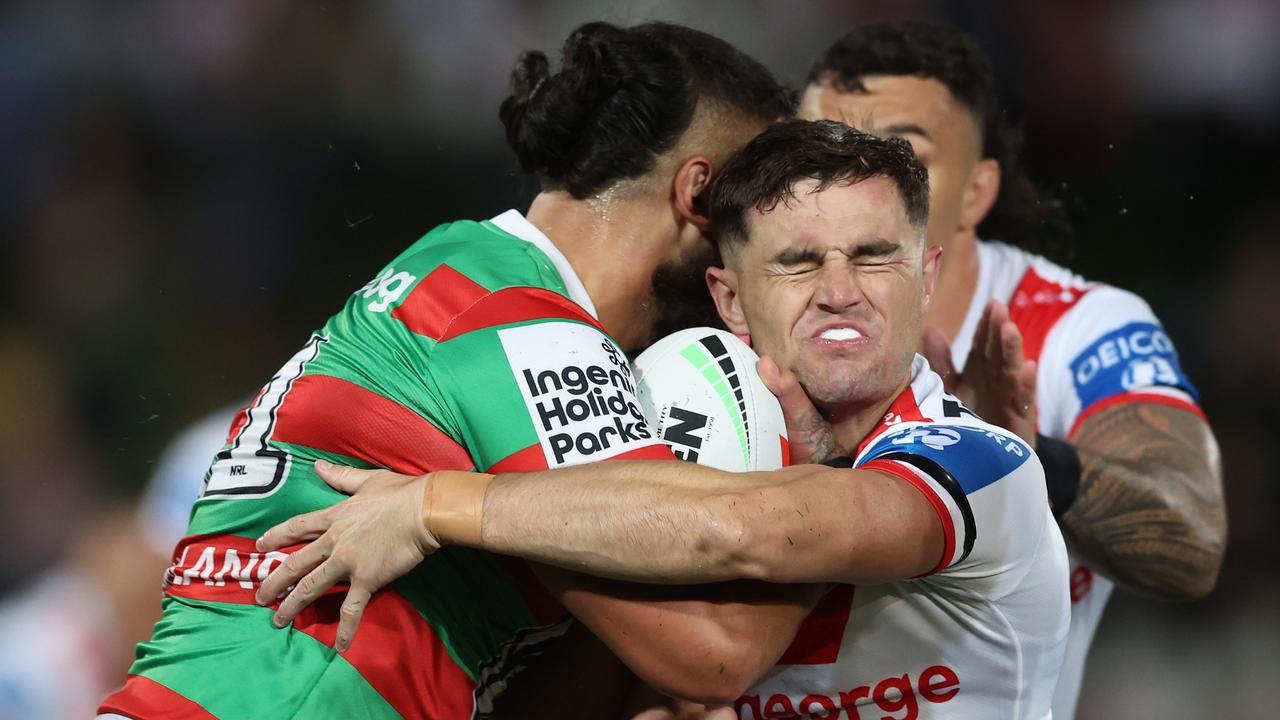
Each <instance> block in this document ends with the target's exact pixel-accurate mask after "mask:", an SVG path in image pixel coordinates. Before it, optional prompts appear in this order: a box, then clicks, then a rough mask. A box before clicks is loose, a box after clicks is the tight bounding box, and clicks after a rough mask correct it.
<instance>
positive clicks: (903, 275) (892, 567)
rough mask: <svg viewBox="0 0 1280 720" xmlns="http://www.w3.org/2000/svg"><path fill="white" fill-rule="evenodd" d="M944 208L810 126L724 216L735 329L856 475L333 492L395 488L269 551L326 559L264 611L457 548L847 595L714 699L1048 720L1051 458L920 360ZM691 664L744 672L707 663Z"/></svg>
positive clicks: (756, 713)
mask: <svg viewBox="0 0 1280 720" xmlns="http://www.w3.org/2000/svg"><path fill="white" fill-rule="evenodd" d="M927 194H928V188H927V183H926V180H925V176H924V170H923V168H922V167H920V165H919V164H918V163H917V162H916V161H915V160H914V158H913V157H912V156H911V152H910V148H909V146H907V144H906V143H904V142H901V141H886V140H881V139H878V138H875V137H873V136H870V135H866V134H863V133H859V132H857V131H855V130H852V129H850V128H848V127H847V126H845V125H842V124H839V123H831V122H820V123H809V122H804V121H791V122H786V123H781V124H778V125H775V126H773V127H771V128H769V129H768V130H766V131H765V132H764V133H763V134H762V135H761V136H759V137H758V138H756V139H755V140H753V141H752V142H750V143H749V144H748V145H747V147H746V148H745V149H743V150H742V151H741V152H740V153H739V155H737V156H736V157H735V158H734V159H733V160H731V161H730V162H729V163H728V164H726V166H725V167H724V168H723V170H722V174H721V176H720V179H719V180H717V184H716V185H715V187H714V189H713V191H712V196H711V200H710V218H711V222H712V227H713V228H716V231H715V233H716V237H717V242H718V243H719V245H720V248H721V250H722V252H723V253H724V256H725V259H726V266H725V267H724V268H716V269H714V270H713V271H711V272H710V273H709V277H711V278H712V283H711V284H712V290H713V296H714V297H715V299H716V303H717V306H718V309H719V311H720V313H721V316H722V317H723V318H724V320H725V322H726V324H727V325H728V326H729V328H730V330H732V331H734V332H735V333H739V334H743V335H747V336H749V337H750V339H751V341H752V342H753V345H754V347H755V348H756V349H757V350H759V351H760V352H761V353H762V354H765V355H767V356H768V357H769V358H771V359H766V360H762V361H761V366H760V368H761V375H762V378H763V379H765V380H766V382H768V383H769V384H770V386H771V387H772V388H773V389H774V390H775V392H777V393H778V394H779V395H780V397H781V398H782V399H783V401H784V403H785V404H786V405H787V406H788V407H789V408H790V409H791V411H792V412H791V414H790V415H789V420H790V421H791V422H790V423H789V428H791V429H792V433H791V434H792V439H793V441H795V444H794V445H793V450H795V451H797V452H799V453H800V454H801V457H804V458H809V459H812V458H813V456H814V455H815V453H816V454H817V455H819V456H820V457H823V458H825V457H826V456H827V455H828V454H829V453H828V451H827V450H823V448H826V449H834V448H839V451H838V454H839V455H842V456H845V459H844V461H843V462H840V461H838V460H833V461H831V462H830V465H831V466H823V465H804V466H799V467H792V468H786V469H783V470H781V471H776V472H757V473H746V474H731V473H724V472H720V471H718V470H714V469H711V468H707V467H700V466H695V465H689V464H684V463H679V464H668V466H667V467H661V464H660V463H643V462H628V461H619V462H616V463H610V465H617V466H618V468H617V469H614V468H612V467H610V468H605V467H603V466H601V465H593V466H583V467H582V468H578V469H569V470H555V471H548V472H545V473H524V474H519V475H510V474H508V475H498V476H496V477H495V476H490V475H482V474H478V473H452V474H443V473H437V474H435V475H431V476H424V477H423V478H420V479H415V478H406V477H404V476H397V475H393V474H391V473H386V472H382V473H375V474H372V475H370V474H367V473H361V472H359V471H352V470H344V471H341V472H339V473H337V474H334V473H333V472H331V471H329V470H325V471H324V472H325V473H326V474H327V477H326V479H329V480H330V481H331V483H333V484H335V487H339V488H340V489H344V490H346V491H351V490H353V489H355V488H354V485H355V484H356V482H359V481H362V480H363V479H364V478H367V477H373V478H375V479H376V481H374V482H369V483H368V484H367V485H365V486H364V489H363V490H361V491H360V492H358V493H357V494H356V497H355V498H353V499H352V500H351V501H349V502H347V503H343V504H341V505H339V506H337V508H336V509H334V510H331V511H324V512H321V513H312V514H309V515H304V516H299V517H298V518H294V519H293V520H292V521H290V522H289V523H286V524H283V525H280V526H277V527H276V528H273V529H272V530H270V531H268V533H267V534H266V536H265V537H264V538H263V542H262V547H263V548H272V547H279V546H283V545H285V544H289V543H292V542H295V541H297V540H301V539H308V538H313V537H316V536H317V535H319V534H321V533H325V534H323V536H322V537H320V539H319V540H317V541H316V542H315V543H313V544H312V545H310V546H308V547H307V548H305V549H303V550H300V551H298V552H296V553H294V555H293V556H292V557H291V558H290V560H289V561H288V562H286V563H285V564H284V566H282V567H283V568H284V569H282V570H281V571H279V572H278V573H277V574H274V575H272V576H271V577H270V578H268V579H267V582H266V583H264V584H263V588H262V589H263V591H264V592H266V593H267V594H268V595H271V594H273V593H275V592H280V591H284V590H285V589H286V588H287V587H288V586H290V585H292V584H294V583H295V582H297V589H295V590H294V591H293V592H292V594H290V596H289V597H288V598H287V599H286V600H285V602H284V603H283V604H282V605H281V607H280V613H282V614H284V615H285V616H286V619H288V617H291V615H292V613H295V612H297V610H298V609H299V608H300V607H301V606H302V605H304V604H305V603H307V602H310V600H312V599H314V598H315V597H317V595H318V594H319V593H323V592H324V591H325V590H326V589H327V588H328V587H329V586H331V585H332V584H333V582H334V581H336V580H339V579H344V578H348V577H350V578H356V579H355V580H353V586H356V585H359V586H362V587H365V586H367V585H368V584H369V583H370V580H369V579H370V578H380V579H385V578H387V577H388V576H394V575H395V574H397V573H400V572H403V571H405V570H407V569H409V568H407V567H403V566H402V565H401V564H400V563H399V562H395V561H394V560H392V559H391V557H390V556H388V555H386V554H385V552H384V549H394V548H397V547H403V546H404V545H405V544H407V543H415V544H416V547H418V548H420V549H422V550H423V551H424V552H429V551H430V550H431V549H432V548H433V547H434V546H437V545H438V543H439V542H448V543H457V544H469V545H476V546H480V547H484V548H485V549H488V550H491V551H494V552H499V553H504V554H516V555H523V556H526V557H529V558H535V559H538V560H540V561H543V562H550V563H555V564H560V565H563V566H565V567H570V568H574V569H577V570H586V571H588V572H591V573H595V574H601V575H605V576H611V577H615V578H620V579H626V580H637V581H645V582H663V583H675V584H685V583H710V582H716V581H722V580H731V579H737V578H748V579H756V580H767V581H771V582H791V583H839V584H838V585H837V586H836V587H835V588H834V589H832V590H831V591H830V592H829V593H827V595H826V596H825V598H824V599H823V600H822V601H821V602H820V603H819V604H818V607H817V608H816V609H815V610H814V612H812V613H811V614H810V616H809V619H808V620H807V621H806V622H805V623H804V624H803V625H802V626H801V629H800V630H799V631H798V633H797V634H796V637H795V639H794V640H793V642H792V644H791V646H790V648H789V649H788V650H786V651H785V652H784V653H783V654H782V656H781V658H780V659H779V661H778V664H777V666H776V667H775V668H774V669H772V670H770V671H768V672H767V673H766V674H765V675H764V676H763V677H762V678H748V679H747V680H746V681H744V683H743V685H742V686H741V687H739V688H735V691H734V692H732V693H731V694H728V695H715V694H714V693H713V692H708V693H706V694H703V695H701V697H702V698H707V699H713V700H718V701H719V702H722V703H726V704H736V706H737V712H738V713H739V715H740V717H744V718H776V717H796V716H800V715H812V716H814V717H835V716H837V715H843V716H845V717H853V718H856V717H870V716H872V715H874V716H875V717H890V718H899V719H901V718H916V717H929V718H972V717H984V718H1037V719H1038V718H1045V717H1048V716H1049V705H1050V699H1051V697H1052V693H1053V688H1054V685H1055V681H1056V678H1057V674H1058V670H1059V668H1060V664H1061V659H1062V651H1063V646H1064V642H1065V636H1066V624H1067V614H1068V599H1067V594H1068V590H1067V583H1066V550H1065V546H1064V544H1063V541H1062V537H1061V534H1060V533H1059V531H1058V528H1057V526H1056V524H1055V523H1054V522H1053V520H1052V517H1051V515H1050V512H1049V508H1048V502H1047V494H1046V490H1045V486H1044V476H1043V471H1042V469H1041V467H1040V463H1039V461H1038V460H1037V459H1036V457H1035V455H1034V453H1033V452H1032V451H1031V449H1030V447H1029V446H1028V445H1027V444H1025V443H1024V442H1022V441H1021V440H1019V439H1018V438H1017V436H1016V435H1014V434H1013V433H1011V432H1008V431H1005V430H1001V429H999V428H997V427H995V426H993V425H990V424H988V423H986V422H984V421H982V420H980V419H979V418H977V417H976V416H974V415H973V414H972V413H971V412H969V411H968V410H967V409H965V408H964V406H963V405H962V404H961V403H960V402H958V401H957V400H956V399H955V398H954V397H953V396H950V395H948V394H946V393H945V392H944V391H943V387H942V380H941V379H940V378H939V377H938V376H937V375H936V374H934V373H933V372H931V371H930V370H929V368H928V364H927V362H926V361H925V360H924V359H923V358H922V357H920V356H919V355H917V354H916V353H915V347H916V344H917V343H916V338H918V337H919V333H920V329H921V328H920V322H921V320H922V317H923V311H924V307H925V306H926V305H927V304H928V302H929V299H930V295H931V293H932V288H933V279H934V274H935V272H936V268H937V257H938V253H939V250H938V249H937V248H927V249H926V246H925V221H926V219H927V215H928V197H927ZM783 368H785V370H783ZM802 387H803V390H802V389H801V388H802ZM806 393H807V396H806ZM810 398H811V399H812V401H810ZM817 408H821V409H822V412H824V413H825V414H826V416H827V417H828V418H829V419H830V421H831V424H830V425H829V426H827V425H825V423H824V428H825V432H824V433H823V437H822V438H821V439H820V440H818V441H815V440H814V439H813V438H810V437H808V436H807V435H806V433H805V431H804V430H803V429H801V427H800V426H802V425H803V426H804V427H808V426H809V425H810V424H811V423H812V421H813V420H814V419H815V418H819V415H818V410H817ZM793 425H794V426H795V427H794V428H793V427H792V426H793ZM828 436H829V437H828ZM428 484H429V486H430V489H429V490H428V489H427V488H428ZM424 500H425V502H426V503H427V504H426V505H425V506H424ZM481 518H483V528H482V527H481V523H480V521H481ZM424 519H425V521H424ZM331 527H332V528H334V530H333V531H332V532H329V531H328V530H329V528H331ZM655 530H656V532H655ZM328 558H333V560H332V561H330V560H328ZM322 563H323V564H322ZM312 568H317V569H316V570H315V572H314V574H313V575H311V576H310V577H306V578H304V577H302V576H303V575H304V574H305V573H307V572H308V571H310V570H311V569H312ZM744 592H746V591H745V590H744ZM748 600H749V598H748ZM741 612H743V613H744V614H746V615H750V614H751V613H754V612H757V609H756V608H754V607H752V605H751V604H749V602H748V603H746V604H744V605H743V607H742V610H741ZM671 652H672V653H683V654H695V653H696V654H697V655H696V656H698V657H705V658H706V660H705V661H706V662H708V663H719V662H727V661H728V659H727V658H724V657H723V656H721V655H719V654H716V653H715V652H707V653H706V655H705V656H704V655H703V653H704V652H705V648H703V647H701V646H699V645H696V644H694V643H690V647H673V648H672V649H671ZM775 657H777V656H775ZM721 667H723V665H722V666H721ZM748 686H750V687H749V689H745V688H748ZM744 689H745V692H744ZM860 713H863V714H861V715H860Z"/></svg>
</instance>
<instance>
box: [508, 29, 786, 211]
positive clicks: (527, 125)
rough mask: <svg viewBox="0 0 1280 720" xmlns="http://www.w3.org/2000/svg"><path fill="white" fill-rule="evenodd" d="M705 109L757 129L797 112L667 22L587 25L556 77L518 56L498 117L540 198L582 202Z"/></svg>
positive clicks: (725, 47) (713, 47)
mask: <svg viewBox="0 0 1280 720" xmlns="http://www.w3.org/2000/svg"><path fill="white" fill-rule="evenodd" d="M704 101H712V102H716V103H721V104H723V105H724V106H725V107H726V108H727V109H730V110H732V111H733V112H735V113H738V114H741V115H745V116H746V117H750V118H758V119H759V120H761V121H763V122H772V121H773V120H775V119H777V118H779V117H783V116H787V115H790V114H791V113H792V112H793V111H794V108H795V96H794V93H792V92H790V91H788V90H786V89H785V88H784V87H783V86H782V85H780V84H779V83H778V81H777V80H776V79H774V77H773V75H772V74H770V72H769V71H768V70H766V69H765V67H764V66H763V65H761V64H760V63H758V62H756V61H755V60H753V59H752V58H750V57H748V56H747V55H746V54H744V53H743V52H741V51H740V50H738V49H737V48H735V47H733V46H732V45H730V44H729V43H727V42H725V41H723V40H721V39H719V38H716V37H713V36H711V35H708V34H706V33H704V32H699V31H697V30H692V29H689V28H686V27H680V26H678V25H671V24H667V23H658V22H654V23H646V24H644V25H637V26H635V27H631V28H620V27H617V26H616V25H611V24H609V23H603V22H593V23H587V24H586V25H583V26H581V27H579V28H578V29H577V30H574V31H573V33H572V34H570V35H569V38H568V39H567V40H566V41H565V43H564V48H563V50H562V51H561V59H560V69H559V70H558V71H557V72H555V73H552V72H551V71H550V64H549V63H548V61H547V56H546V55H544V54H543V53H541V52H537V51H528V52H525V53H524V54H522V55H521V56H520V59H519V60H518V61H517V62H516V67H515V70H513V71H512V73H511V95H510V97H508V98H507V99H506V100H504V101H503V103H502V107H501V108H500V109H499V111H498V117H499V118H500V119H501V120H502V124H503V125H504V126H506V130H507V142H508V143H509V144H510V145H511V147H512V148H513V149H514V150H515V152H516V156H517V157H518V158H519V159H520V166H521V167H522V168H523V169H524V170H525V171H526V172H531V173H535V174H537V175H538V177H539V178H540V180H541V182H542V187H543V189H545V190H565V191H567V192H569V193H570V194H571V195H573V196H574V197H576V198H579V199H582V198H585V197H587V196H588V195H590V194H591V193H593V192H595V191H596V190H599V189H600V188H602V187H605V186H606V185H607V184H609V183H611V182H613V181H616V180H622V179H627V178H634V177H639V176H640V175H643V174H644V173H646V172H648V171H650V170H651V169H653V165H654V161H655V160H656V159H657V157H658V156H659V155H660V154H662V153H663V152H665V151H667V150H669V149H671V147H673V146H674V145H675V143H676V141H677V140H678V139H679V138H680V136H681V135H682V134H683V133H684V131H685V129H687V128H688V127H689V124H690V122H691V121H692V120H693V115H694V111H695V109H696V108H697V107H698V104H699V102H704Z"/></svg>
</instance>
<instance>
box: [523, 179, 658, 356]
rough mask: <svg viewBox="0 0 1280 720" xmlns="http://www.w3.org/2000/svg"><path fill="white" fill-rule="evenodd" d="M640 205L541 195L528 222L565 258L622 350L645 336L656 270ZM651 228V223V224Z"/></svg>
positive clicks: (609, 199) (617, 200)
mask: <svg viewBox="0 0 1280 720" xmlns="http://www.w3.org/2000/svg"><path fill="white" fill-rule="evenodd" d="M637 204H638V203H635V202H634V201H628V200H623V199H620V198H617V197H612V196H606V197H603V198H594V199H590V200H576V199H574V198H573V197H572V196H571V195H569V194H568V193H564V192H544V193H540V194H539V195H538V196H537V197H536V198H534V200H533V204H531V205H530V206H529V212H528V213H526V217H527V218H528V220H529V222H530V223H532V224H533V226H534V227H536V228H538V230H540V231H542V233H543V234H544V235H546V236H547V237H548V238H549V239H550V240H551V242H552V243H553V244H554V245H555V246H556V247H557V248H558V249H559V250H560V252H562V253H564V256H565V258H566V259H567V260H568V261H569V264H570V265H571V266H572V267H573V270H574V272H575V273H577V274H578V278H579V279H580V280H582V284H583V286H584V287H585V288H586V289H587V294H588V295H590V296H591V302H592V303H593V304H594V305H595V307H596V313H597V314H598V316H599V319H600V324H601V325H603V326H604V328H605V330H606V331H607V332H608V333H609V335H611V336H612V337H613V338H614V339H615V340H617V341H618V343H619V344H621V345H622V346H623V347H624V348H628V347H629V346H630V345H632V344H634V342H633V338H632V336H640V337H643V335H644V334H645V333H644V332H643V331H644V328H642V327H637V325H643V323H637V322H636V320H637V316H638V315H641V314H642V311H643V309H644V307H645V304H646V303H647V302H648V300H649V294H650V281H651V278H652V276H653V271H654V269H655V268H656V267H657V263H658V259H657V257H656V248H654V247H652V246H653V244H654V243H652V242H651V241H650V240H649V238H650V237H651V236H650V235H648V234H642V232H643V231H642V230H641V228H645V227H646V225H645V224H644V223H641V222H635V221H634V220H633V216H636V215H637V213H638V212H639V213H640V215H643V214H644V213H643V212H642V209H638V208H637V207H636V205H637ZM650 224H652V223H650Z"/></svg>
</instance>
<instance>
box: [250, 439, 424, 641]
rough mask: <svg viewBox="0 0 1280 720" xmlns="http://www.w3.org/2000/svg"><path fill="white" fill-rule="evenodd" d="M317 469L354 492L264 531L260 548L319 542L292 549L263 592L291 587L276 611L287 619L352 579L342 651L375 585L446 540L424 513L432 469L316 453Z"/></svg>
mask: <svg viewBox="0 0 1280 720" xmlns="http://www.w3.org/2000/svg"><path fill="white" fill-rule="evenodd" d="M316 473H317V474H318V475H320V477H322V478H324V481H325V482H327V483H329V485H330V486H331V487H333V488H334V489H335V490H338V491H340V492H344V493H347V494H350V495H351V497H350V498H349V499H347V500H344V501H342V502H340V503H338V504H337V505H334V506H332V507H328V508H325V509H323V510H317V511H315V512H311V513H307V514H305V515H298V516H296V517H293V518H291V519H289V520H287V521H285V522H283V523H281V524H279V525H276V526H275V527H273V528H271V529H270V530H268V531H267V532H266V533H265V534H264V535H263V536H262V537H261V538H259V539H258V550H259V552H267V551H270V550H276V549H278V548H281V547H286V546H288V545H294V544H296V543H300V542H305V541H308V540H314V542H312V543H311V544H309V545H307V546H306V547H304V548H302V549H301V550H298V551H297V552H295V553H293V554H291V555H290V556H289V558H288V559H287V560H285V561H284V562H283V563H281V565H280V567H278V568H276V570H275V571H274V572H272V573H271V574H270V575H268V576H267V579H266V580H265V581H263V583H262V586H261V587H259V588H258V592H257V600H258V603H259V604H262V605H267V604H270V603H271V602H272V601H273V600H275V598H277V597H278V596H280V595H281V594H282V593H285V592H287V593H288V597H287V598H285V600H284V602H282V603H281V604H280V609H279V610H277V611H276V614H275V617H274V618H273V621H274V622H275V624H276V626H277V627H285V626H286V625H288V624H290V623H292V622H293V618H294V617H295V616H296V615H297V614H298V613H299V612H301V611H302V609H303V608H305V607H307V606H308V605H310V604H311V603H312V602H314V601H315V600H316V599H317V598H319V597H320V596H321V595H322V594H324V592H325V591H326V590H328V589H329V588H330V587H332V586H333V585H334V584H335V583H339V582H343V581H350V583H351V589H350V590H348V591H347V597H346V600H344V601H343V603H342V610H341V612H340V614H339V616H340V620H339V622H338V635H337V640H336V642H335V643H334V648H335V649H336V650H337V651H338V652H345V651H346V649H347V648H349V647H351V640H352V638H353V637H354V636H355V631H356V626H357V625H359V624H360V617H361V616H362V615H363V614H364V609H365V606H366V605H368V604H369V598H370V597H372V595H373V593H375V592H377V591H378V590H380V589H382V588H383V587H385V586H386V585H388V584H390V583H391V582H392V581H394V580H396V579H397V578H399V577H400V576H402V575H404V574H405V573H407V572H409V571H410V570H412V569H413V568H415V567H417V565H418V563H420V562H422V561H423V559H424V558H426V556H428V555H430V554H431V553H433V552H435V551H436V550H438V549H439V548H440V543H438V542H436V539H435V538H434V537H432V536H431V534H430V533H429V532H427V528H426V525H425V524H424V523H423V519H422V510H423V500H424V498H425V497H426V490H427V487H428V485H429V483H430V482H431V476H430V475H422V476H420V477H411V476H409V475H399V474H397V473H393V472H391V471H389V470H357V469H355V468H349V467H342V466H338V465H333V464H331V463H328V462H325V461H324V460H317V461H316ZM304 576H305V577H304ZM290 588H292V589H291V590H290Z"/></svg>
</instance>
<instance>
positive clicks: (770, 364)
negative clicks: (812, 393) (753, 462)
mask: <svg viewBox="0 0 1280 720" xmlns="http://www.w3.org/2000/svg"><path fill="white" fill-rule="evenodd" d="M756 372H758V373H759V374H760V380H761V381H763V382H764V386H765V387H767V388H769V392H771V393H773V394H774V395H776V396H777V397H778V402H779V403H781V404H782V416H783V417H784V418H785V419H786V422H787V440H788V441H789V442H790V443H791V464H792V465H806V464H816V463H820V462H823V461H826V460H830V459H831V458H833V457H836V456H837V455H839V454H840V449H839V448H838V447H836V436H835V432H834V431H833V430H832V429H831V423H829V422H827V419H826V418H825V417H823V416H822V413H821V412H819V411H818V408H816V407H814V405H813V401H812V400H810V399H809V396H808V395H806V394H805V392H804V388H803V387H801V386H800V381H799V380H797V379H796V376H795V373H793V372H791V371H790V370H787V369H785V368H783V367H781V366H780V365H778V363H777V362H775V361H774V359H773V358H771V357H762V358H760V361H759V362H757V363H756Z"/></svg>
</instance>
